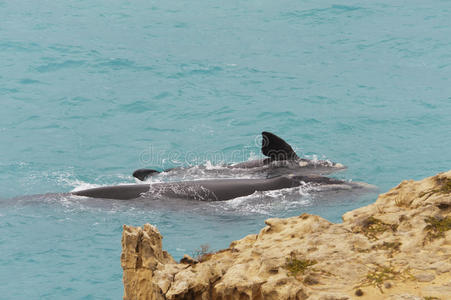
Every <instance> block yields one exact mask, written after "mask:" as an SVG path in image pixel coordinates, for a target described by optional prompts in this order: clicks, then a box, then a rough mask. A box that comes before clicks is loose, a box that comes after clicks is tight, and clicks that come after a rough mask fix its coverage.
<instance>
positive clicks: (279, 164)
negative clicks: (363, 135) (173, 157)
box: [133, 131, 346, 181]
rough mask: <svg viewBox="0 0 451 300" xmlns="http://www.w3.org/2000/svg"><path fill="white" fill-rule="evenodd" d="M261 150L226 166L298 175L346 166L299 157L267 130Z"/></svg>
mask: <svg viewBox="0 0 451 300" xmlns="http://www.w3.org/2000/svg"><path fill="white" fill-rule="evenodd" d="M261 151H262V153H263V155H265V156H267V158H264V159H257V160H251V161H245V162H241V163H236V164H231V165H227V166H226V167H227V168H231V169H257V168H262V167H265V166H267V167H268V168H271V169H277V168H289V169H290V173H292V172H295V173H296V174H298V175H301V174H302V175H325V174H330V173H332V172H335V171H339V170H343V169H346V167H345V166H344V165H342V164H340V163H334V162H330V161H325V160H315V161H314V160H310V159H305V158H300V157H299V156H298V155H297V154H296V152H295V151H294V150H293V148H292V147H291V146H290V145H289V144H288V143H287V142H285V141H284V140H283V139H282V138H280V137H278V136H277V135H275V134H273V133H271V132H267V131H263V132H262V147H261ZM181 169H182V168H171V169H167V170H164V171H162V172H171V171H175V170H181ZM159 173H161V172H160V171H158V170H154V169H138V170H135V171H134V172H133V177H135V178H137V179H139V180H141V181H144V180H146V179H147V178H148V177H150V176H153V175H156V174H159Z"/></svg>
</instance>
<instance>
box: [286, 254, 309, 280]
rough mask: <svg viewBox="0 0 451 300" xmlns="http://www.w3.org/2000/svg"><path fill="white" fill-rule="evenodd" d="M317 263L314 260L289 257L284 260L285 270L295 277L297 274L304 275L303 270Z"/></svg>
mask: <svg viewBox="0 0 451 300" xmlns="http://www.w3.org/2000/svg"><path fill="white" fill-rule="evenodd" d="M316 263H317V261H316V260H309V259H297V258H295V257H293V256H292V257H290V258H287V259H286V263H285V266H284V267H285V269H287V270H288V271H289V272H290V274H291V275H292V276H294V277H296V276H297V275H298V274H299V273H301V274H304V272H305V270H306V269H307V268H308V267H310V266H313V265H315V264H316Z"/></svg>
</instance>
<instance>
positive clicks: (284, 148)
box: [262, 131, 299, 160]
mask: <svg viewBox="0 0 451 300" xmlns="http://www.w3.org/2000/svg"><path fill="white" fill-rule="evenodd" d="M262 137H263V140H262V153H263V155H266V156H268V157H269V158H271V159H272V160H296V159H299V156H297V155H296V152H294V150H293V148H291V146H290V145H289V144H288V143H287V142H285V141H284V140H283V139H281V138H280V137H278V136H277V135H275V134H273V133H271V132H267V131H263V132H262Z"/></svg>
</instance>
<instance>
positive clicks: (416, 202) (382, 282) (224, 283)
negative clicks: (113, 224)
mask: <svg viewBox="0 0 451 300" xmlns="http://www.w3.org/2000/svg"><path fill="white" fill-rule="evenodd" d="M265 223H266V227H264V228H263V229H262V230H261V231H260V233H258V234H252V235H248V236H246V237H245V238H243V239H241V240H239V241H234V242H232V243H231V244H230V247H229V248H228V249H224V250H221V251H219V252H217V253H214V254H207V255H203V257H201V258H200V259H199V260H200V261H198V260H196V259H193V258H190V257H189V256H185V257H184V258H183V259H182V261H183V263H177V262H175V261H174V259H173V258H172V257H171V256H170V255H169V254H168V253H167V252H165V251H163V250H162V236H161V235H160V233H159V232H158V230H157V229H156V228H155V227H153V226H152V225H149V224H146V225H144V226H143V227H142V228H141V227H131V226H126V225H124V231H123V236H122V249H123V250H122V256H121V263H122V268H123V270H124V290H125V292H124V299H324V300H326V299H330V300H332V299H442V300H445V299H451V273H450V271H451V230H449V229H451V171H449V172H446V173H441V174H438V175H436V176H434V177H430V178H426V179H423V180H421V181H418V182H415V181H412V180H409V181H403V182H402V183H401V184H400V185H398V186H397V187H395V188H393V189H392V190H390V191H389V192H388V193H386V194H382V195H380V196H379V197H378V199H377V201H376V202H375V203H374V204H371V205H369V206H366V207H362V208H359V209H356V210H353V211H350V212H348V213H346V214H344V215H343V223H341V224H333V223H330V222H328V221H327V220H325V219H323V218H321V217H318V216H314V215H308V214H303V215H301V216H299V217H292V218H287V219H268V220H266V222H265Z"/></svg>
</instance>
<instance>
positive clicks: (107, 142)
mask: <svg viewBox="0 0 451 300" xmlns="http://www.w3.org/2000/svg"><path fill="white" fill-rule="evenodd" d="M450 28H451V3H450V2H449V1H418V0H413V1H387V0H382V1H363V2H362V1H354V0H350V1H330V0H324V1H305V0H303V1H284V0H281V1H268V0H259V1H256V0H251V1H203V0H200V1H172V0H170V1H100V0H94V1H92V0H90V1H87V0H86V1H25V0H17V1H0V147H1V148H0V295H1V296H0V298H2V299H119V298H121V296H122V282H121V279H122V270H121V267H120V252H121V244H120V239H121V232H122V225H123V224H130V225H142V224H144V223H147V222H149V223H151V224H154V225H156V226H157V227H158V228H159V230H160V231H161V233H162V234H163V236H164V240H163V246H164V248H165V249H166V250H168V251H169V252H170V253H171V254H172V255H173V256H174V257H175V258H176V259H179V258H180V257H182V255H183V254H184V253H188V254H191V253H193V252H194V251H195V249H197V248H199V247H200V245H202V244H209V245H210V247H211V248H212V249H214V250H218V249H221V248H223V247H227V246H228V244H229V243H230V242H231V241H232V240H235V239H239V238H241V237H243V236H245V235H247V234H250V233H256V232H258V230H259V229H260V228H262V227H263V226H264V223H263V221H264V220H265V219H266V218H269V217H288V216H295V215H299V214H301V213H304V212H307V213H315V214H319V215H321V216H323V217H325V218H327V219H328V220H330V221H333V222H340V220H341V219H340V217H341V215H342V214H343V213H344V212H345V211H348V210H350V209H353V208H356V207H359V206H362V205H366V204H368V203H370V202H372V201H374V200H375V198H376V194H375V193H369V194H362V195H353V194H352V193H348V194H345V195H341V196H338V195H337V197H327V198H324V199H322V198H321V197H319V198H317V197H315V192H314V191H311V190H308V189H307V190H305V189H302V188H300V189H299V190H298V191H294V194H293V193H291V196H290V197H286V195H285V194H284V192H283V191H279V192H271V193H267V194H264V195H254V196H252V197H250V198H249V197H244V198H239V199H235V200H232V201H229V202H225V203H219V204H215V203H193V202H186V201H167V202H161V201H160V202H157V201H156V202H152V203H146V202H143V201H141V202H140V201H135V202H120V201H102V200H93V199H75V200H74V199H72V198H70V197H67V196H64V195H61V194H58V193H66V192H69V191H72V190H74V189H81V188H86V187H92V186H101V185H109V184H126V183H133V182H134V180H133V178H132V177H131V173H132V172H133V170H134V169H137V168H141V167H153V168H159V169H162V168H165V167H175V166H180V165H181V166H188V165H195V164H201V165H202V166H203V167H201V168H200V169H199V170H200V171H199V172H198V174H197V175H196V174H191V175H190V176H191V177H193V178H200V177H202V176H203V171H204V170H207V169H214V168H217V169H219V171H221V165H222V164H223V163H233V162H239V161H243V160H248V159H252V158H259V157H261V154H260V151H259V145H258V143H259V137H258V136H259V134H260V132H261V131H263V130H267V131H271V132H274V133H276V134H278V135H280V136H281V137H283V138H284V139H286V140H287V141H288V142H289V143H290V144H292V145H293V147H295V148H296V151H297V152H298V154H300V155H302V156H304V157H308V158H311V159H329V160H331V161H336V162H340V163H343V164H345V165H346V166H348V169H347V170H346V171H345V172H340V173H337V174H335V175H334V176H336V177H338V178H341V179H346V180H352V181H363V182H367V183H370V184H373V185H376V186H377V187H378V189H379V192H385V191H387V190H388V189H389V188H390V187H393V186H395V185H396V184H398V183H399V182H400V181H402V180H404V179H420V178H423V177H426V176H431V175H434V174H436V173H438V172H441V171H446V170H449V169H451V155H450V151H449V149H450V148H451V38H450V36H451V29H450ZM218 173H221V172H218ZM235 175H236V176H240V174H235ZM182 179H183V178H182ZM161 180H164V178H163V179H161ZM263 198H264V201H263V200H261V201H260V200H259V199H263Z"/></svg>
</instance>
